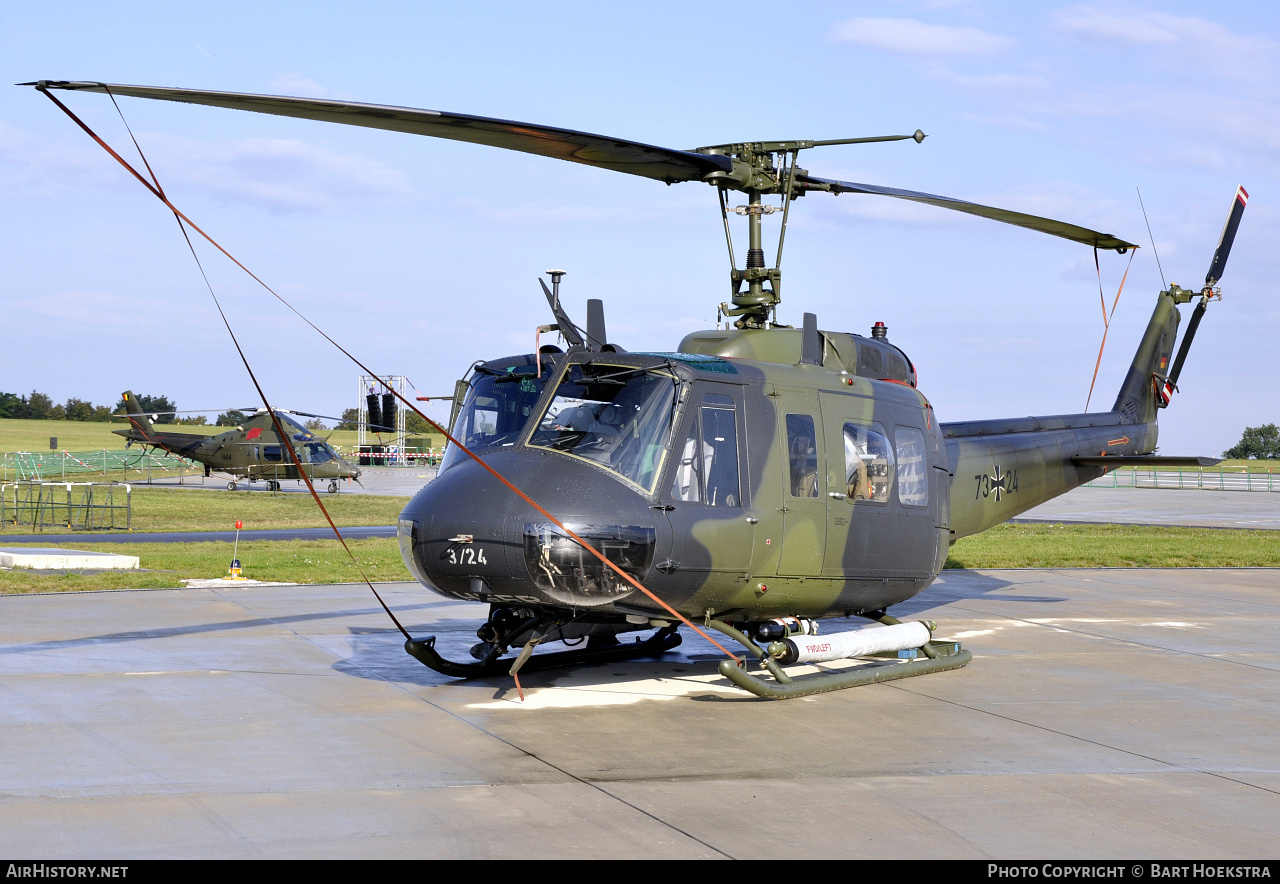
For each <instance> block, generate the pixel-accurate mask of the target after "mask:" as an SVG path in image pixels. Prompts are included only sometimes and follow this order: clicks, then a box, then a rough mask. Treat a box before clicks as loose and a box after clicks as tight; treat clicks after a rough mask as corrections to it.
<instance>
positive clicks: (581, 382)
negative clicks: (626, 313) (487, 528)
mask: <svg viewBox="0 0 1280 884" xmlns="http://www.w3.org/2000/svg"><path fill="white" fill-rule="evenodd" d="M676 386H677V382H676V379H675V377H674V376H672V375H670V374H667V373H666V372H663V371H657V370H652V369H641V368H631V367H628V366H620V365H597V364H594V363H589V364H586V365H571V366H570V367H569V370H568V372H567V373H566V374H565V376H564V379H563V380H562V381H561V382H560V385H559V386H558V387H557V388H556V395H555V398H554V399H552V400H551V404H550V405H549V406H548V407H547V410H546V412H545V413H544V414H543V415H542V417H541V419H540V420H539V422H538V426H537V427H536V428H535V429H534V431H533V435H532V436H531V437H530V439H529V444H530V445H531V446H534V447H537V448H550V449H552V450H553V451H561V452H564V453H565V454H571V455H574V456H575V457H581V458H585V459H586V460H589V461H591V462H593V463H596V464H599V465H600V466H602V467H605V468H606V469H608V470H611V471H613V472H615V473H617V474H618V475H620V476H622V477H623V478H624V479H626V480H628V481H630V482H634V483H635V484H636V485H639V486H640V487H641V488H643V489H644V490H646V491H652V490H653V486H654V481H655V480H656V479H657V476H658V472H659V470H660V469H661V468H662V460H663V452H664V451H665V450H666V447H667V443H668V439H669V437H670V435H671V419H672V412H673V410H674V405H675V392H676Z"/></svg>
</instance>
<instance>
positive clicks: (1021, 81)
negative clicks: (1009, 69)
mask: <svg viewBox="0 0 1280 884" xmlns="http://www.w3.org/2000/svg"><path fill="white" fill-rule="evenodd" d="M929 77H931V78H932V79H935V80H944V81H946V82H948V83H952V84H954V85H956V86H960V87H963V88H965V89H972V90H975V91H979V92H1003V93H1007V92H1028V93H1030V92H1045V91H1048V89H1049V88H1050V84H1049V81H1048V80H1047V79H1045V78H1044V77H1042V76H1038V75H1026V74H957V73H955V72H954V71H949V70H946V69H945V68H938V69H936V70H934V71H931V72H930V73H929Z"/></svg>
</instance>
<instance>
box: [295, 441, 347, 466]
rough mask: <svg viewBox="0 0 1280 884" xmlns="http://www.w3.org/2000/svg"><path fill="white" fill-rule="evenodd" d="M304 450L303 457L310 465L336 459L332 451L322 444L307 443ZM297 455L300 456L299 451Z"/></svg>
mask: <svg viewBox="0 0 1280 884" xmlns="http://www.w3.org/2000/svg"><path fill="white" fill-rule="evenodd" d="M306 449H307V453H306V455H305V457H306V460H307V461H308V462H310V463H328V462H329V461H331V460H336V459H337V455H336V454H334V453H333V449H332V448H330V447H329V446H328V445H327V444H326V443H324V442H308V443H307V445H306ZM298 453H299V454H302V452H301V451H299V452H298Z"/></svg>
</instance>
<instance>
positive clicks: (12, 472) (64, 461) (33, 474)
mask: <svg viewBox="0 0 1280 884" xmlns="http://www.w3.org/2000/svg"><path fill="white" fill-rule="evenodd" d="M112 474H116V475H119V476H121V477H122V478H124V477H128V478H136V479H139V480H140V479H142V478H144V477H145V478H146V479H147V480H148V481H150V480H152V479H155V478H173V477H178V478H185V477H186V476H190V475H203V474H204V467H203V466H202V465H201V464H198V463H196V462H195V461H193V460H188V459H187V458H185V457H177V456H175V455H161V454H155V453H154V452H150V451H148V452H143V451H112V450H110V449H106V448H102V449H98V450H97V451H37V452H30V451H12V452H8V453H7V454H5V455H4V458H3V461H0V479H2V480H4V481H19V482H24V481H25V482H33V481H41V480H47V479H66V478H85V477H89V476H95V475H96V476H108V475H112Z"/></svg>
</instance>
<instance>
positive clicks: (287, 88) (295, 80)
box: [269, 74, 330, 98]
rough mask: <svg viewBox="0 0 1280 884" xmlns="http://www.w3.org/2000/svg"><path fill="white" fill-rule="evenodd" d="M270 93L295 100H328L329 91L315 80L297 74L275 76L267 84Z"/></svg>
mask: <svg viewBox="0 0 1280 884" xmlns="http://www.w3.org/2000/svg"><path fill="white" fill-rule="evenodd" d="M269 88H270V90H271V92H273V93H278V94H280V95H291V96H294V97H296V98H328V97H330V96H329V90H328V89H325V88H324V87H323V86H321V85H320V84H319V83H317V82H316V81H315V80H312V79H310V78H309V77H303V76H301V75H299V74H276V75H275V76H274V77H272V78H271V82H270V84H269Z"/></svg>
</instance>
